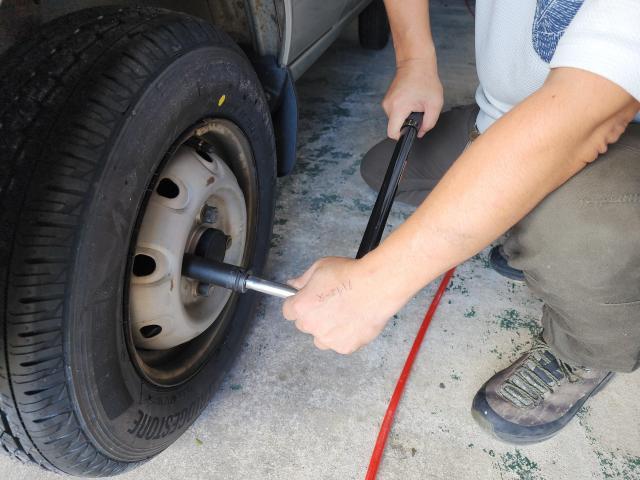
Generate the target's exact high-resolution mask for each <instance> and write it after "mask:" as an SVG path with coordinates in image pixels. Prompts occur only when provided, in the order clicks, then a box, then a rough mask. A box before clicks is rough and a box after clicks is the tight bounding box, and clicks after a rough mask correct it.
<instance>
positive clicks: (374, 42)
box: [358, 0, 389, 50]
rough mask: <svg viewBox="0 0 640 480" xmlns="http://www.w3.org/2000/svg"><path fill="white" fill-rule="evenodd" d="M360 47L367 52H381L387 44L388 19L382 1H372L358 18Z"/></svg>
mask: <svg viewBox="0 0 640 480" xmlns="http://www.w3.org/2000/svg"><path fill="white" fill-rule="evenodd" d="M358 37H359V39H360V45H361V46H362V48H366V49H367V50H382V49H383V48H384V47H386V46H387V43H388V42H389V19H388V17H387V11H386V10H385V8H384V3H383V1H382V0H373V1H372V2H371V3H370V4H369V5H368V6H367V8H365V9H364V10H363V11H362V12H361V13H360V15H359V16H358Z"/></svg>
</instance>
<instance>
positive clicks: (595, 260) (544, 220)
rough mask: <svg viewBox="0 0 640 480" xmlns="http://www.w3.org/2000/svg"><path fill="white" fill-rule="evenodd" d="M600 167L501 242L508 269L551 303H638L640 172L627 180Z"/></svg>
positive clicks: (555, 194)
mask: <svg viewBox="0 0 640 480" xmlns="http://www.w3.org/2000/svg"><path fill="white" fill-rule="evenodd" d="M597 161H599V160H597ZM597 161H596V162H597ZM635 161H636V163H640V158H635ZM594 166H595V164H594ZM603 167H605V165H599V166H598V168H590V167H587V168H588V169H589V170H588V171H587V172H585V175H584V176H583V177H582V178H578V177H579V176H580V175H581V174H578V176H576V177H574V178H573V179H571V180H570V181H569V182H567V183H566V184H565V185H563V186H562V187H560V188H559V189H558V190H556V191H555V192H553V193H552V194H551V195H549V196H548V197H547V198H546V199H545V200H544V201H543V202H542V203H541V204H540V205H538V207H536V208H535V209H534V210H533V211H532V212H531V213H530V214H529V215H528V216H527V217H525V219H523V220H522V221H521V222H520V223H519V224H518V225H516V226H515V227H514V228H513V230H512V234H511V236H510V237H509V238H508V239H507V241H506V242H505V244H504V250H505V253H506V255H507V257H509V263H510V264H511V265H512V266H513V267H514V268H518V269H521V270H523V271H524V272H525V276H526V278H527V281H528V283H529V284H530V286H532V287H533V288H534V290H538V293H539V294H541V296H543V298H545V299H546V300H548V299H549V298H554V297H555V298H567V297H569V298H575V299H576V301H578V299H580V300H579V301H582V302H584V304H585V308H586V305H588V304H592V305H593V303H594V302H596V303H598V304H619V303H627V302H638V301H640V196H639V195H638V193H637V192H640V168H637V167H635V166H634V167H632V169H631V170H627V171H626V173H627V175H625V174H624V171H618V172H616V171H615V168H614V169H611V168H609V169H607V168H603ZM609 167H615V165H610V166H609ZM634 169H635V172H634ZM607 171H609V173H610V174H611V175H609V178H603V175H604V174H605V173H607ZM581 173H582V172H581ZM599 180H600V181H599Z"/></svg>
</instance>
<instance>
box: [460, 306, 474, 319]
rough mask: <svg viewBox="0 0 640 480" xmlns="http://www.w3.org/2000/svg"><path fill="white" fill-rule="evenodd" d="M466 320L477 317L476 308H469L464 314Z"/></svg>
mask: <svg viewBox="0 0 640 480" xmlns="http://www.w3.org/2000/svg"><path fill="white" fill-rule="evenodd" d="M463 315H464V316H465V317H466V318H473V317H475V316H476V309H475V307H471V308H469V309H468V310H467V311H466V312H464V314H463Z"/></svg>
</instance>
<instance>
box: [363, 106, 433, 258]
mask: <svg viewBox="0 0 640 480" xmlns="http://www.w3.org/2000/svg"><path fill="white" fill-rule="evenodd" d="M422 117H423V113H422V112H412V113H411V115H409V116H408V117H407V119H406V120H405V121H404V124H403V125H402V129H401V131H400V139H399V140H398V142H397V143H396V148H395V149H394V150H393V155H392V156H391V160H390V161H389V166H388V167H387V173H386V174H385V176H384V180H383V182H382V186H381V187H380V192H379V193H378V198H377V199H376V203H375V205H374V206H373V210H372V212H371V216H370V217H369V223H368V224H367V228H366V229H365V231H364V235H363V236H362V242H360V248H359V249H358V253H357V254H356V258H362V257H364V256H365V255H366V254H367V253H369V252H370V251H371V250H373V249H374V248H376V247H377V246H378V244H379V243H380V240H381V239H382V233H383V232H384V227H385V226H386V224H387V218H388V217H389V212H390V211H391V205H393V199H394V198H395V196H396V192H397V191H398V184H399V183H400V179H401V178H402V173H403V172H404V169H405V167H406V165H407V159H408V158H409V151H410V150H411V145H412V144H413V141H414V140H415V138H416V136H417V135H418V130H419V129H420V124H421V123H422Z"/></svg>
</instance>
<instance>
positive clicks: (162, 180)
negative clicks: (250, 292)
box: [129, 146, 247, 350]
mask: <svg viewBox="0 0 640 480" xmlns="http://www.w3.org/2000/svg"><path fill="white" fill-rule="evenodd" d="M246 228H247V211H246V205H245V200H244V196H243V194H242V190H241V189H240V186H239V185H238V182H237V180H236V178H235V176H234V175H233V172H232V171H231V170H230V169H229V167H228V166H227V165H226V164H225V163H224V161H222V159H221V158H220V157H219V156H217V155H216V154H214V153H209V154H206V155H202V156H201V155H200V154H199V153H197V152H196V151H195V150H194V149H192V148H189V147H184V146H183V147H180V148H179V149H178V151H177V152H176V154H175V155H174V156H173V158H171V159H170V160H169V161H168V163H167V165H166V167H165V168H164V169H163V171H162V172H161V174H160V175H159V179H158V182H157V184H156V185H155V187H154V190H153V193H152V194H151V197H150V199H149V203H148V205H147V208H146V211H145V213H144V217H143V219H142V222H141V225H140V232H139V234H138V242H137V245H136V249H135V256H134V260H133V268H132V273H131V282H130V292H129V293H130V308H131V312H130V313H131V321H132V333H133V339H134V343H135V345H136V347H138V348H144V349H150V350H163V349H169V348H172V347H175V346H177V345H180V344H183V343H185V342H187V341H189V340H191V339H193V338H195V337H196V336H198V335H200V334H201V333H202V332H203V331H204V330H206V329H207V328H209V327H210V326H211V325H212V324H213V323H214V322H215V320H216V318H217V317H218V316H219V315H220V313H221V312H222V310H223V309H224V307H225V305H226V304H227V302H228V301H229V298H230V297H231V292H230V291H229V290H226V289H223V288H220V287H212V286H210V285H206V284H200V283H199V282H197V281H194V280H192V279H189V278H186V277H182V276H181V267H182V257H183V256H184V254H185V253H187V252H188V253H195V254H196V255H200V256H204V257H206V258H211V259H215V260H221V261H225V262H228V263H232V264H236V265H239V264H241V263H242V259H243V255H244V250H245V243H246V237H247V231H246Z"/></svg>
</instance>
